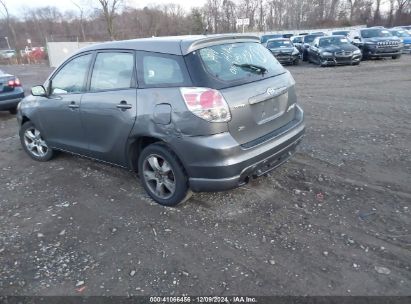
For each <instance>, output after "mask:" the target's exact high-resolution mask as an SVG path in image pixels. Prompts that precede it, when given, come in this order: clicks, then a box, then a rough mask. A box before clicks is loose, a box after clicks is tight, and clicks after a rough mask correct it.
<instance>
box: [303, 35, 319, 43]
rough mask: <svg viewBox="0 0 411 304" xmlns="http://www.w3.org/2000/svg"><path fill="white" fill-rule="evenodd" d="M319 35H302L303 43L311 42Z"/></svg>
mask: <svg viewBox="0 0 411 304" xmlns="http://www.w3.org/2000/svg"><path fill="white" fill-rule="evenodd" d="M319 36H321V35H307V36H304V43H311V42H313V41H314V39H315V38H317V37H319Z"/></svg>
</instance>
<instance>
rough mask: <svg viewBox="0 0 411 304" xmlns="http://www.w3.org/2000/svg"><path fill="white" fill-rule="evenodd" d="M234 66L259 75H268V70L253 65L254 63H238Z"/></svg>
mask: <svg viewBox="0 0 411 304" xmlns="http://www.w3.org/2000/svg"><path fill="white" fill-rule="evenodd" d="M233 66H236V67H239V68H242V69H247V70H250V71H252V72H256V73H259V74H263V75H264V74H265V73H267V69H266V68H265V67H262V66H260V65H256V64H252V63H243V64H238V63H234V64H233Z"/></svg>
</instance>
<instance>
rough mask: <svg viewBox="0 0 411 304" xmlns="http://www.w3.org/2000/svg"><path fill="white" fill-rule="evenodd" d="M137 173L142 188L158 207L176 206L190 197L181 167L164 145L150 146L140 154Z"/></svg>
mask: <svg viewBox="0 0 411 304" xmlns="http://www.w3.org/2000/svg"><path fill="white" fill-rule="evenodd" d="M138 172H139V176H140V181H141V184H142V186H143V187H144V189H145V190H146V192H147V193H148V195H150V197H151V198H152V199H153V200H155V201H156V202H157V203H159V204H160V205H163V206H176V205H178V204H180V203H182V202H184V201H186V200H188V199H189V198H190V197H191V195H192V192H191V191H190V189H189V187H188V178H187V175H186V173H185V170H184V168H183V165H182V164H181V162H180V160H179V159H178V158H177V156H176V155H175V154H174V152H173V151H171V149H169V148H168V147H167V146H166V145H165V144H162V143H154V144H151V145H149V146H147V147H146V148H145V149H144V150H143V151H142V152H141V153H140V156H139V158H138Z"/></svg>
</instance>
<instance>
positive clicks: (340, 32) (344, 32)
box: [333, 31, 350, 36]
mask: <svg viewBox="0 0 411 304" xmlns="http://www.w3.org/2000/svg"><path fill="white" fill-rule="evenodd" d="M349 33H350V32H349V31H339V32H333V35H342V36H348V34H349Z"/></svg>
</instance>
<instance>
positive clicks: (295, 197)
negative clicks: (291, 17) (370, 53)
mask: <svg viewBox="0 0 411 304" xmlns="http://www.w3.org/2000/svg"><path fill="white" fill-rule="evenodd" d="M1 68H2V69H4V70H6V71H8V72H11V73H14V74H17V75H19V76H20V78H21V79H22V82H23V84H25V85H26V86H27V87H30V86H31V85H33V84H37V83H42V82H43V80H44V79H45V78H46V76H47V75H48V73H49V72H50V69H49V68H47V67H44V66H15V67H13V66H8V67H1ZM290 71H291V72H292V74H293V75H294V77H295V79H296V81H297V84H298V93H299V101H300V104H302V106H303V107H304V109H305V113H306V125H307V134H306V137H305V139H304V142H303V144H302V145H301V147H300V151H299V153H298V154H297V155H296V157H295V158H294V159H292V160H291V161H290V162H289V163H287V164H286V165H284V166H282V167H281V168H278V169H277V170H276V171H274V172H272V173H271V174H269V176H267V177H264V178H261V179H258V180H256V181H253V182H252V183H250V184H248V185H247V186H244V187H242V188H240V189H237V190H233V191H229V192H224V193H211V194H195V195H194V196H193V197H192V199H191V200H190V201H189V202H188V203H185V204H184V205H182V206H179V207H178V208H164V207H161V206H159V205H157V204H155V203H153V202H152V201H151V200H150V199H149V198H148V196H147V195H146V194H145V193H144V191H143V189H142V187H141V186H140V185H139V183H138V181H137V180H136V178H135V176H134V175H133V174H132V173H130V172H127V171H125V170H123V169H119V168H116V167H111V166H108V165H105V164H101V163H97V162H94V161H91V160H88V159H83V158H79V157H76V156H71V155H68V154H60V155H59V156H58V157H57V158H56V159H54V160H53V161H51V162H48V163H38V162H35V161H33V160H31V159H30V158H29V157H28V156H27V155H25V154H24V152H23V151H22V149H21V147H20V143H19V140H18V137H17V135H16V134H17V130H18V129H17V123H16V120H15V118H14V117H13V116H11V115H9V114H7V113H5V112H3V113H0V143H1V145H0V294H2V295H63V294H64V295H78V294H82V295H170V294H189V295H199V294H202V295H204V294H206V295H235V294H243V295H411V269H410V267H411V251H410V249H411V231H410V228H411V211H410V208H411V206H410V205H411V187H410V184H411V157H410V155H411V124H410V117H411V103H410V102H411V99H410V87H411V86H410V84H411V56H403V57H402V58H401V59H400V60H397V61H394V60H379V61H369V62H363V63H362V64H361V66H360V67H338V68H318V67H315V66H311V65H308V64H303V65H302V66H297V67H291V68H290ZM76 285H78V286H77V287H76ZM80 285H81V286H80ZM84 286H85V288H80V289H79V287H84Z"/></svg>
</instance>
